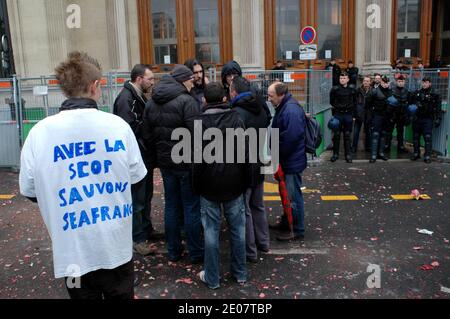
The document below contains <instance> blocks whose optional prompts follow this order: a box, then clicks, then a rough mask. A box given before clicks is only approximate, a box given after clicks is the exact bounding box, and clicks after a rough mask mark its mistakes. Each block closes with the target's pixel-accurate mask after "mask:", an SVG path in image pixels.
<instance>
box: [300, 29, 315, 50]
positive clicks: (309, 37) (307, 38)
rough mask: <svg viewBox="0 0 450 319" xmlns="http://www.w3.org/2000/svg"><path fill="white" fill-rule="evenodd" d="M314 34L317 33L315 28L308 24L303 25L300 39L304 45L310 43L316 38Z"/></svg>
mask: <svg viewBox="0 0 450 319" xmlns="http://www.w3.org/2000/svg"><path fill="white" fill-rule="evenodd" d="M316 35H317V32H316V29H314V28H313V27H310V26H308V27H304V28H303V30H302V32H301V33H300V40H301V41H302V43H303V44H305V45H306V44H311V43H313V42H314V40H315V39H316Z"/></svg>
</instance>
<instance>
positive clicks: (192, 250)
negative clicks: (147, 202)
mask: <svg viewBox="0 0 450 319" xmlns="http://www.w3.org/2000/svg"><path fill="white" fill-rule="evenodd" d="M161 174H162V177H163V181H164V197H165V232H166V241H167V246H168V247H167V248H168V251H169V260H172V261H176V260H178V259H180V257H181V255H182V253H183V250H184V248H183V245H182V243H181V221H182V220H183V219H182V218H184V229H185V234H186V240H187V246H188V251H189V258H190V260H191V262H198V261H202V260H203V258H204V249H203V241H202V224H201V219H200V198H199V196H198V195H196V194H194V191H193V189H192V178H191V173H190V172H189V171H177V170H170V169H162V170H161Z"/></svg>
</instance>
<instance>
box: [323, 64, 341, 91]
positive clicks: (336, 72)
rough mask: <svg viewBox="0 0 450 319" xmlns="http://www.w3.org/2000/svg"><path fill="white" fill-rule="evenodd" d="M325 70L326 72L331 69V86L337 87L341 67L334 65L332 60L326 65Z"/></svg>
mask: <svg viewBox="0 0 450 319" xmlns="http://www.w3.org/2000/svg"><path fill="white" fill-rule="evenodd" d="M327 69H328V70H330V69H331V70H332V71H333V86H338V85H339V77H340V75H341V73H342V69H341V67H340V66H339V65H338V64H337V63H336V60H335V59H333V60H331V62H330V64H328V65H327Z"/></svg>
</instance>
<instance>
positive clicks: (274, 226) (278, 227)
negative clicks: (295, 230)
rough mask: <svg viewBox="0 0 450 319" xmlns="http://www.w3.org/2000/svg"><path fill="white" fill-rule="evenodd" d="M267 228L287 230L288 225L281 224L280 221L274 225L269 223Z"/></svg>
mask: <svg viewBox="0 0 450 319" xmlns="http://www.w3.org/2000/svg"><path fill="white" fill-rule="evenodd" d="M269 229H273V230H279V231H287V230H289V226H287V225H285V224H282V223H277V224H274V225H269Z"/></svg>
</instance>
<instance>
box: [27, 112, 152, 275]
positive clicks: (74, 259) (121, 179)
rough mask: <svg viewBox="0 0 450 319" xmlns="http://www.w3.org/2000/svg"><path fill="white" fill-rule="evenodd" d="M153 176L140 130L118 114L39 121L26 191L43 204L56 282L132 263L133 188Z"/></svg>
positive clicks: (80, 114) (29, 153) (32, 135)
mask: <svg viewBox="0 0 450 319" xmlns="http://www.w3.org/2000/svg"><path fill="white" fill-rule="evenodd" d="M146 174H147V169H146V168H145V165H144V163H143V160H142V157H141V154H140V151H139V147H138V144H137V141H136V138H135V136H134V134H133V131H132V130H131V128H130V126H129V125H128V124H127V123H126V122H125V121H123V120H122V119H121V118H119V117H117V116H115V115H112V114H108V113H105V112H101V111H98V110H96V109H78V110H70V111H63V112H61V113H59V114H57V115H55V116H51V117H48V118H46V119H44V120H42V121H41V122H39V123H38V124H36V126H35V127H34V128H33V129H32V130H31V132H30V134H29V136H28V138H27V140H26V142H25V145H24V147H23V150H22V156H21V170H20V192H21V194H22V195H24V196H26V197H32V198H37V199H38V203H39V208H40V211H41V214H42V217H43V219H44V222H45V225H46V226H47V229H48V231H49V234H50V237H51V239H52V246H53V260H54V268H55V277H56V278H63V277H79V276H83V275H85V274H87V273H89V272H92V271H95V270H99V269H114V268H117V267H119V266H121V265H123V264H125V263H127V262H129V261H131V259H132V254H133V239H132V219H133V218H132V213H133V211H132V200H131V185H132V184H136V183H137V182H139V181H141V180H142V179H143V178H144V177H145V176H146Z"/></svg>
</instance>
